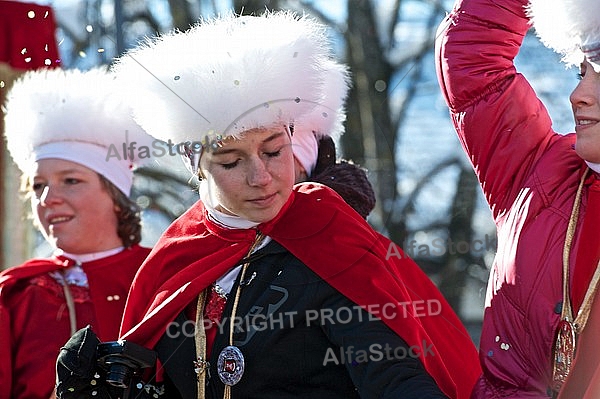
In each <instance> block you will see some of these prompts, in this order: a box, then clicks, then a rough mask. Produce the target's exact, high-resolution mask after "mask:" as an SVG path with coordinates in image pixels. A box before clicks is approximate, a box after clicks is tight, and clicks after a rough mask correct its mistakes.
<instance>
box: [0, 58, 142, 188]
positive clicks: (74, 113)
mask: <svg viewBox="0 0 600 399" xmlns="http://www.w3.org/2000/svg"><path fill="white" fill-rule="evenodd" d="M114 84H115V80H114V76H113V75H112V74H109V73H108V72H107V71H106V70H103V69H100V68H95V69H92V70H89V71H86V72H82V71H79V70H61V69H40V70H36V71H30V72H27V73H25V74H24V75H23V76H22V77H21V78H20V79H18V80H17V81H16V82H15V83H14V86H13V87H12V89H11V90H10V91H9V93H8V96H7V102H6V107H5V113H6V116H5V136H6V141H7V147H8V150H9V152H10V154H11V156H12V158H13V160H14V161H15V163H16V164H17V166H18V167H19V168H20V169H21V171H23V173H25V174H30V173H31V172H32V168H33V166H34V163H35V162H37V161H39V160H42V159H48V158H57V159H63V160H67V161H71V162H76V163H78V164H81V165H83V166H86V167H88V168H90V169H92V170H94V171H96V172H98V173H99V174H101V175H103V176H104V177H106V178H107V179H108V180H109V181H111V182H112V183H113V184H114V185H115V186H116V187H117V188H119V189H120V190H121V191H122V192H123V193H125V194H126V195H129V194H130V191H131V186H132V182H133V168H134V167H135V166H138V165H139V164H141V163H142V162H146V161H148V160H149V158H150V156H151V154H150V152H149V151H145V152H140V151H139V149H140V147H143V146H145V147H146V148H147V149H148V150H149V149H150V146H151V144H152V141H153V139H152V137H151V136H150V135H148V134H147V133H145V132H144V131H143V130H142V129H141V128H140V127H139V125H138V124H137V123H135V121H134V120H133V118H132V116H131V110H130V109H129V108H128V107H127V106H125V104H124V103H123V102H122V100H120V99H119V98H118V97H117V96H116V90H115V88H116V87H115V86H114ZM134 142H135V143H136V145H135V148H130V147H129V144H130V143H131V144H133V143H134ZM132 157H133V159H132Z"/></svg>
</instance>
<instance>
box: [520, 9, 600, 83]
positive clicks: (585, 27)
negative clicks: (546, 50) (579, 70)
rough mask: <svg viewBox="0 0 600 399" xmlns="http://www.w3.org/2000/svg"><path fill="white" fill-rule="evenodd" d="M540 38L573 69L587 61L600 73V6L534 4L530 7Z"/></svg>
mask: <svg viewBox="0 0 600 399" xmlns="http://www.w3.org/2000/svg"><path fill="white" fill-rule="evenodd" d="M526 11H527V15H528V16H529V17H530V18H531V21H532V24H533V26H534V28H535V31H536V34H537V35H538V37H539V38H540V40H541V41H542V43H544V44H545V45H546V46H548V47H550V48H551V49H553V50H554V51H556V52H557V53H559V54H561V55H562V56H563V61H564V62H565V63H566V64H567V65H569V66H572V65H576V66H578V65H579V64H580V63H581V62H582V61H583V59H584V56H585V57H586V58H587V60H588V61H589V62H590V63H591V64H592V65H593V66H594V70H596V71H597V72H598V71H600V2H599V1H598V0H531V1H530V3H529V5H528V6H527V10H526Z"/></svg>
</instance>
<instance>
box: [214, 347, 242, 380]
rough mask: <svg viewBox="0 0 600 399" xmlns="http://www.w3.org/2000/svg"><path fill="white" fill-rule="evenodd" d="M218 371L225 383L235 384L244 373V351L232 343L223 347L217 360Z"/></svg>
mask: <svg viewBox="0 0 600 399" xmlns="http://www.w3.org/2000/svg"><path fill="white" fill-rule="evenodd" d="M217 371H218V373H219V378H220V379H221V381H223V384H226V385H235V384H237V383H238V382H240V380H241V379H242V375H243V374H244V355H243V354H242V351H240V350H239V349H238V348H237V347H235V346H231V345H230V346H226V347H225V348H223V350H222V351H221V353H219V359H218V360H217Z"/></svg>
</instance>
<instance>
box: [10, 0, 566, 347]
mask: <svg viewBox="0 0 600 399" xmlns="http://www.w3.org/2000/svg"><path fill="white" fill-rule="evenodd" d="M3 3H4V1H2V0H0V16H1V14H2V7H3V5H2V4H3ZM38 4H45V5H48V6H50V7H52V9H53V10H54V13H55V18H56V25H57V29H56V40H57V43H58V45H59V47H58V49H59V53H60V58H61V63H62V66H63V67H64V68H79V69H87V68H90V67H92V66H96V65H101V64H106V65H108V64H110V63H111V62H112V61H113V59H114V57H116V56H118V55H120V54H122V53H123V52H124V51H125V50H127V49H128V48H130V47H132V46H134V45H136V44H137V43H139V42H140V41H142V40H143V39H144V37H151V36H155V35H157V34H159V33H162V32H168V31H170V30H172V29H179V30H186V29H187V28H188V27H189V26H191V25H193V24H194V23H195V22H196V21H198V19H199V18H202V17H211V16H214V15H217V14H223V13H227V12H230V11H232V10H233V11H235V12H236V13H239V14H255V13H261V12H262V11H264V10H265V9H270V10H275V9H288V10H294V11H296V12H297V13H298V14H310V15H313V16H314V17H316V18H318V19H319V20H321V21H322V22H324V23H325V24H326V25H327V26H328V27H329V34H330V36H331V39H332V41H333V43H335V50H336V56H337V57H338V58H339V59H340V60H341V61H343V62H345V63H346V64H347V65H348V66H349V67H350V70H351V73H352V80H353V82H352V83H353V86H352V90H351V93H350V98H349V100H348V104H347V111H348V118H347V121H346V133H345V134H344V136H343V137H342V139H341V141H340V142H339V143H338V152H339V156H340V157H342V158H345V159H349V160H352V161H354V162H355V163H357V164H360V165H362V166H363V167H365V168H366V169H367V170H368V176H369V180H370V181H371V183H372V184H373V186H374V188H375V191H376V197H377V206H376V208H375V210H374V211H373V212H372V213H371V215H370V216H369V219H368V221H369V223H371V225H372V226H373V227H374V228H375V229H376V230H378V231H380V232H382V233H383V234H385V235H387V236H388V237H390V238H391V239H392V240H393V241H394V243H396V244H397V245H398V247H400V248H403V249H404V250H405V251H406V252H407V254H408V255H409V256H411V257H412V258H413V259H415V261H416V262H417V263H418V264H419V265H420V266H421V268H422V269H423V270H424V271H425V272H426V273H427V274H428V275H429V276H430V277H431V279H432V280H433V281H434V282H435V283H436V284H437V286H438V287H439V288H440V290H441V291H442V293H443V294H444V296H445V297H446V298H447V299H448V301H449V302H450V304H451V305H452V307H453V308H454V309H455V311H456V312H457V313H458V315H459V316H460V317H461V319H462V320H463V322H464V323H465V325H466V326H467V328H468V329H469V331H470V333H471V336H472V338H473V340H474V341H475V343H476V344H477V343H478V340H479V333H480V324H481V319H482V314H483V304H484V298H485V287H486V284H487V278H488V275H489V267H490V264H491V262H492V260H493V257H494V254H495V251H496V235H495V228H494V224H493V221H492V218H491V213H490V211H489V208H488V206H487V204H486V202H485V200H484V198H483V196H482V193H481V189H480V188H479V185H478V183H477V180H476V178H475V175H474V173H473V170H472V169H471V166H470V164H469V163H468V160H467V158H466V156H465V155H464V154H463V152H462V149H461V147H460V144H459V142H458V139H457V138H456V135H455V132H454V130H453V128H452V125H451V123H450V119H449V116H448V110H447V108H446V105H445V103H444V101H443V99H442V98H441V96H440V93H439V87H438V83H437V80H436V76H435V67H434V62H433V43H434V39H435V35H436V29H437V26H438V24H439V23H440V22H441V20H442V19H443V17H444V16H445V14H446V13H447V12H448V11H449V10H450V9H451V7H452V1H443V0H314V1H309V0H304V1H303V0H235V1H229V0H53V1H45V2H42V3H38ZM2 32H3V34H5V35H10V32H7V31H6V30H3V31H2ZM2 40H4V39H2ZM190 51H193V49H190ZM517 66H518V68H519V69H520V71H521V72H522V73H524V74H525V75H526V76H527V77H528V78H529V80H530V82H531V84H532V85H533V86H534V88H535V89H536V90H537V92H538V94H539V96H540V97H542V99H543V101H544V103H545V104H546V106H547V107H548V109H549V111H550V114H551V115H552V116H553V118H554V123H555V126H554V128H555V129H556V130H557V131H559V132H565V133H566V132H569V131H571V129H572V126H573V121H572V116H571V111H570V104H569V102H568V96H569V93H570V91H571V90H572V89H573V88H574V87H575V85H576V83H577V71H576V70H566V69H565V68H564V67H563V66H562V65H561V64H560V62H559V58H558V56H557V55H555V54H554V53H553V52H552V51H550V50H548V49H546V48H544V47H543V46H542V45H541V44H540V43H539V41H538V40H537V38H536V37H535V36H534V35H533V32H530V33H529V35H528V37H527V38H526V40H525V44H524V46H523V48H522V51H521V53H520V55H519V57H518V59H517ZM292 78H293V77H292ZM1 87H2V82H0V88H1ZM2 158H3V161H2V167H1V170H0V174H2V175H3V176H2V178H1V179H2V180H3V181H4V187H3V188H2V191H3V196H2V197H1V199H0V202H2V204H1V209H2V211H1V212H0V217H1V222H2V227H3V228H2V229H1V231H2V245H3V248H2V259H1V262H2V263H1V266H2V267H4V268H6V267H9V266H13V265H16V264H19V263H21V262H22V261H23V260H25V259H27V258H30V257H31V256H46V255H48V254H49V253H50V251H51V250H50V248H48V247H47V245H46V244H45V242H44V240H43V239H42V238H41V237H40V235H39V234H37V233H36V232H35V230H34V229H33V228H31V227H30V225H31V223H30V221H28V220H26V219H27V218H28V217H29V216H28V215H29V205H28V204H25V205H24V203H23V201H22V200H21V198H20V197H19V194H18V188H19V180H18V179H19V177H18V172H17V170H16V168H15V167H14V166H13V165H12V164H11V161H10V157H7V156H6V155H5V154H4V156H3V157H2ZM160 162H161V164H160V165H155V166H152V167H148V168H144V169H140V170H138V171H137V172H136V173H137V175H138V176H137V180H136V185H135V187H134V193H133V195H134V197H135V198H136V201H137V202H138V204H139V205H140V206H141V207H142V209H143V223H144V233H143V242H142V243H143V244H146V245H152V244H153V243H154V242H155V241H156V239H157V238H158V236H159V235H160V233H161V232H162V231H163V230H164V229H165V228H166V226H168V224H169V223H170V222H171V221H172V220H173V219H174V218H176V217H177V216H179V215H180V214H181V213H183V211H184V210H185V209H187V208H188V207H189V206H190V205H191V204H192V203H193V202H194V201H196V200H197V198H198V195H197V192H196V189H195V184H196V181H194V180H190V175H189V173H188V172H187V171H186V169H185V167H184V166H183V163H182V162H180V161H179V160H178V159H169V157H163V158H162V159H161V160H160Z"/></svg>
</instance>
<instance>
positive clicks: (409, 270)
mask: <svg viewBox="0 0 600 399" xmlns="http://www.w3.org/2000/svg"><path fill="white" fill-rule="evenodd" d="M258 230H260V231H261V232H263V233H264V234H266V235H268V236H269V237H271V238H272V239H273V240H275V241H277V242H278V243H280V244H281V245H283V246H284V247H285V248H287V249H288V250H289V251H290V252H291V253H292V254H294V255H295V256H296V257H297V258H298V259H300V260H301V261H302V262H303V263H304V264H306V265H307V266H308V267H309V268H311V269H312V270H313V271H314V272H315V273H317V274H318V275H319V276H320V277H322V278H323V279H324V280H326V281H327V282H328V283H329V284H331V285H332V286H333V287H334V288H336V289H337V290H338V291H339V292H341V293H342V294H343V295H345V296H346V297H348V298H349V299H350V300H352V301H353V302H355V303H357V304H359V305H361V306H363V307H364V308H365V309H366V310H371V313H376V315H377V316H379V317H382V314H383V316H389V315H390V314H391V313H392V309H395V312H394V313H395V316H396V317H393V318H391V317H382V320H383V321H384V322H385V323H386V324H387V325H388V326H389V327H390V328H391V329H392V330H394V331H395V332H396V333H397V334H398V335H399V336H400V337H402V338H403V339H404V340H405V341H406V342H407V344H408V345H418V346H421V345H423V344H424V343H426V344H427V345H428V346H429V345H431V346H432V348H433V352H434V355H432V356H424V357H423V358H421V360H422V362H423V364H424V366H425V368H426V369H427V371H428V372H429V374H431V376H432V377H433V378H434V379H435V381H436V382H437V384H438V385H439V386H440V388H441V389H442V390H443V391H444V393H445V394H446V395H448V396H449V397H451V398H460V399H467V398H469V396H470V393H471V389H472V387H473V385H474V384H475V381H476V380H477V378H478V377H479V376H480V374H481V368H480V366H479V361H478V358H477V350H476V348H475V346H474V344H473V342H472V340H471V338H470V337H469V334H468V333H467V331H466V330H465V328H464V326H463V325H462V323H461V322H460V320H459V319H458V317H457V316H456V314H455V313H454V311H453V310H452V309H451V308H450V306H449V305H448V303H447V302H446V300H445V299H444V298H443V296H442V295H441V293H440V292H439V291H438V290H437V288H436V287H435V286H434V285H433V283H432V282H431V281H430V280H429V278H428V277H427V276H426V275H425V274H424V273H423V272H422V271H421V269H420V268H419V267H418V266H417V265H416V263H414V261H412V260H411V259H409V258H408V257H407V256H406V255H404V253H403V252H402V251H401V250H400V248H398V247H396V246H395V245H394V244H393V243H392V242H391V241H390V240H388V239H387V238H385V237H383V236H382V235H380V234H379V233H377V232H375V231H374V230H373V229H372V228H371V227H370V226H369V224H368V223H367V222H366V221H365V220H364V219H363V218H362V217H361V216H360V215H358V214H357V213H356V212H355V211H354V210H353V209H352V208H351V207H349V206H348V205H347V204H346V203H345V202H344V201H343V200H342V199H341V198H340V197H339V196H338V195H337V194H336V193H335V192H334V191H332V190H331V189H329V188H327V187H325V186H322V185H320V184H313V183H308V184H301V185H297V186H296V187H295V189H294V192H293V193H292V195H291V197H290V199H289V201H288V202H287V203H286V205H285V206H284V208H283V209H282V210H281V212H280V213H279V215H278V216H277V217H276V218H275V219H274V220H272V221H270V222H268V223H265V224H261V225H259V226H258ZM255 236H256V230H227V229H222V228H219V227H218V226H216V225H215V224H214V223H211V222H210V221H208V220H207V219H206V218H205V210H204V207H203V206H202V204H201V203H200V202H198V203H197V204H195V205H194V206H193V207H192V208H191V209H189V210H188V211H187V212H186V213H185V214H184V215H182V216H181V217H180V218H179V219H178V220H176V221H175V222H174V223H173V224H172V225H171V226H170V227H169V229H168V230H167V231H166V232H165V233H164V234H163V236H162V238H161V239H160V240H159V242H158V243H157V245H156V246H155V247H154V249H153V251H152V253H151V254H150V256H149V257H148V258H147V260H146V262H145V263H144V265H143V266H142V268H141V269H140V272H139V273H138V275H137V277H136V279H135V281H134V283H133V286H132V290H131V291H130V294H129V298H128V302H127V306H126V309H125V315H124V317H123V323H122V325H121V337H122V338H123V339H128V340H132V341H134V342H136V343H138V344H141V345H145V346H146V347H149V348H152V347H153V346H154V345H155V344H156V342H157V341H158V340H159V339H160V337H161V336H162V334H163V332H164V331H165V330H166V327H167V325H168V324H169V323H170V322H171V321H173V320H174V319H175V317H176V316H177V314H179V313H180V312H181V311H182V310H183V309H184V308H185V307H186V306H187V305H188V304H189V303H191V302H192V301H194V300H195V299H196V298H197V296H198V294H199V292H200V291H201V290H203V289H204V288H206V287H207V286H209V285H210V284H211V283H212V282H214V281H215V280H216V279H217V278H219V277H220V276H221V275H223V274H224V273H225V272H226V271H227V270H229V269H230V268H231V267H233V266H234V265H236V264H237V263H238V261H239V260H240V259H241V258H243V257H244V256H245V255H246V253H247V252H248V250H249V247H250V245H251V244H252V242H253V240H254V238H255ZM390 248H393V250H392V251H390ZM332 249H334V250H332ZM390 254H391V255H390ZM357 288H359V289H357ZM416 301H420V302H419V303H423V302H422V301H436V302H435V303H439V304H441V309H439V310H437V309H436V315H435V316H426V317H417V316H419V315H413V314H408V315H406V314H404V313H403V311H402V309H403V308H402V306H401V305H400V306H397V305H398V304H402V303H413V302H415V303H416ZM386 304H388V305H387V306H388V307H387V308H386V309H387V310H388V311H385V312H384V313H382V309H384V308H383V307H384V305H386ZM390 304H392V305H390ZM411 313H412V312H411ZM421 316H422V315H421Z"/></svg>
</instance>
